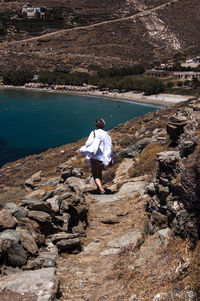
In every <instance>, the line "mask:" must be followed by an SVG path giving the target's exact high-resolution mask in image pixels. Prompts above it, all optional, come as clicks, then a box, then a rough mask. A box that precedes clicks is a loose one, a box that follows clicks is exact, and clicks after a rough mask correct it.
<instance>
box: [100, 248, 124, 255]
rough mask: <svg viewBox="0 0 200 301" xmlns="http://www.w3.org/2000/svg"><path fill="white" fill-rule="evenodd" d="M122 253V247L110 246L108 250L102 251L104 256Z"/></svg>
mask: <svg viewBox="0 0 200 301" xmlns="http://www.w3.org/2000/svg"><path fill="white" fill-rule="evenodd" d="M119 253H120V249H116V248H110V249H108V250H104V251H102V252H100V255H102V256H110V255H116V254H119Z"/></svg>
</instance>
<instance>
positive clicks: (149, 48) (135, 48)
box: [0, 0, 200, 72]
mask: <svg viewBox="0 0 200 301" xmlns="http://www.w3.org/2000/svg"><path fill="white" fill-rule="evenodd" d="M31 3H32V4H33V5H40V4H41V3H40V2H39V1H37V2H34V1H32V2H31ZM67 3H68V4H66V3H64V1H63V2H59V4H58V3H57V2H56V1H55V2H54V1H50V2H48V8H50V7H52V8H53V7H54V6H55V7H56V9H59V10H60V11H57V12H56V14H57V17H58V15H59V16H60V13H61V12H62V17H61V18H60V19H59V18H57V17H56V16H55V15H53V17H52V18H53V19H52V20H51V22H50V23H49V24H46V25H45V24H40V23H38V24H39V25H38V27H39V28H40V30H39V28H37V26H36V24H37V23H36V24H35V23H34V22H33V20H31V22H32V28H35V29H34V30H35V33H34V32H32V33H30V32H28V31H27V29H28V28H29V25H30V24H29V23H26V26H25V25H24V28H23V30H22V31H20V28H19V29H18V30H17V29H16V28H14V27H13V26H14V25H11V31H10V33H12V30H13V34H10V36H9V39H7V42H4V41H5V39H6V37H7V36H6V35H5V36H2V43H1V44H0V54H1V57H2V60H1V62H0V67H1V69H2V70H5V69H31V70H33V71H37V72H38V71H40V70H62V71H69V70H78V69H79V68H80V67H81V68H85V70H87V69H88V67H90V66H91V65H100V66H103V67H109V66H122V65H128V64H133V63H135V62H143V63H152V62H153V61H155V60H166V59H167V58H171V57H172V56H173V55H174V54H175V53H178V52H186V53H192V52H193V53H195V52H198V47H199V43H200V40H199V39H200V38H199V34H198V33H199V29H200V28H199V24H200V22H199V18H200V17H199V16H200V14H199V13H198V12H199V10H200V3H199V1H197V0H194V1H192V3H191V1H188V0H182V1H180V0H176V1H116V0H115V1H106V2H105V1H101V2H100V4H99V2H98V1H97V2H91V1H81V2H78V1H77V2H76V1H71V2H67ZM91 3H92V4H91ZM12 4H13V5H12ZM6 5H9V6H10V7H12V10H13V9H14V7H17V8H18V9H19V2H17V4H16V6H15V5H14V3H13V2H12V1H10V2H8V4H7V3H3V4H1V9H2V7H3V8H4V9H5V7H6ZM20 5H21V6H22V3H20ZM45 5H46V6H47V4H46V2H44V3H42V6H45ZM69 6H70V7H69ZM10 9H11V8H10ZM69 10H72V12H71V13H70V16H71V17H70V20H71V21H70V22H71V23H70V24H69V22H68V21H69V20H68V21H67V18H68V16H69ZM63 14H64V16H63ZM75 16H76V17H75ZM33 24H35V25H34V26H36V27H34V26H33ZM67 24H68V25H67ZM54 25H55V26H56V27H55V26H54ZM22 33H23V34H22ZM30 34H31V36H32V37H31V38H30ZM35 34H36V35H37V36H35V37H33V35H35ZM17 37H18V40H20V41H13V40H16V38H17Z"/></svg>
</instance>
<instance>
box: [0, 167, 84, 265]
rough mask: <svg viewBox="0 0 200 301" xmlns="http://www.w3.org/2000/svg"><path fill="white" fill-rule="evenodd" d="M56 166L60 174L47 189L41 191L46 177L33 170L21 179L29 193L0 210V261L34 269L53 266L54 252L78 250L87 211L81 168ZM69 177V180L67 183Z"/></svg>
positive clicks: (79, 249) (55, 255) (54, 260)
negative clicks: (23, 180) (26, 177)
mask: <svg viewBox="0 0 200 301" xmlns="http://www.w3.org/2000/svg"><path fill="white" fill-rule="evenodd" d="M58 170H59V171H60V172H61V176H60V178H59V179H57V180H56V181H54V182H52V181H51V185H53V184H54V187H53V186H51V189H50V190H49V189H48V190H47V191H45V189H44V188H43V187H45V186H44V185H46V183H47V182H48V181H47V179H45V177H44V176H43V174H42V172H41V171H40V172H37V173H36V174H34V175H33V176H31V178H29V179H28V180H26V181H25V188H26V190H27V191H29V194H28V195H26V197H25V198H22V199H21V200H20V201H19V202H18V204H15V203H8V204H6V206H5V208H4V209H3V210H2V211H1V212H0V231H1V232H0V260H1V262H2V263H3V262H4V263H5V264H6V265H8V266H12V267H14V268H15V267H22V268H23V269H24V270H27V269H38V268H42V267H46V266H54V265H55V264H56V258H57V256H58V253H61V252H80V251H81V249H82V247H81V235H82V234H84V232H85V229H86V227H87V211H88V209H87V206H86V203H85V197H84V194H83V191H84V181H83V180H82V179H80V178H79V177H81V176H82V171H81V170H80V169H78V168H72V167H71V166H69V165H66V164H64V165H62V166H60V167H59V168H58ZM69 179H73V181H71V182H70V183H69V184H67V181H68V180H69ZM80 180H82V186H81V187H82V190H80V183H79V181H80ZM77 191H78V192H80V191H82V194H80V193H77ZM33 197H34V198H33ZM52 248H53V249H52Z"/></svg>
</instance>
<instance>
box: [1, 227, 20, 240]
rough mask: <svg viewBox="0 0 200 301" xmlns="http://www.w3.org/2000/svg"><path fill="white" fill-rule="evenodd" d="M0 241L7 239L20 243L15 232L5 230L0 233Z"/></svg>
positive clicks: (18, 236) (17, 233)
mask: <svg viewBox="0 0 200 301" xmlns="http://www.w3.org/2000/svg"><path fill="white" fill-rule="evenodd" d="M0 239H9V240H10V241H12V242H14V243H18V242H19V241H20V233H19V232H18V231H16V230H12V229H7V230H4V231H3V232H1V233H0Z"/></svg>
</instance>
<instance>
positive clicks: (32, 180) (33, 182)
mask: <svg viewBox="0 0 200 301" xmlns="http://www.w3.org/2000/svg"><path fill="white" fill-rule="evenodd" d="M41 180H42V171H38V172H36V173H35V174H34V175H32V177H31V178H29V179H27V180H26V181H25V186H26V187H28V188H31V189H34V187H35V186H37V184H38V183H39V182H40V181H41Z"/></svg>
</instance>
